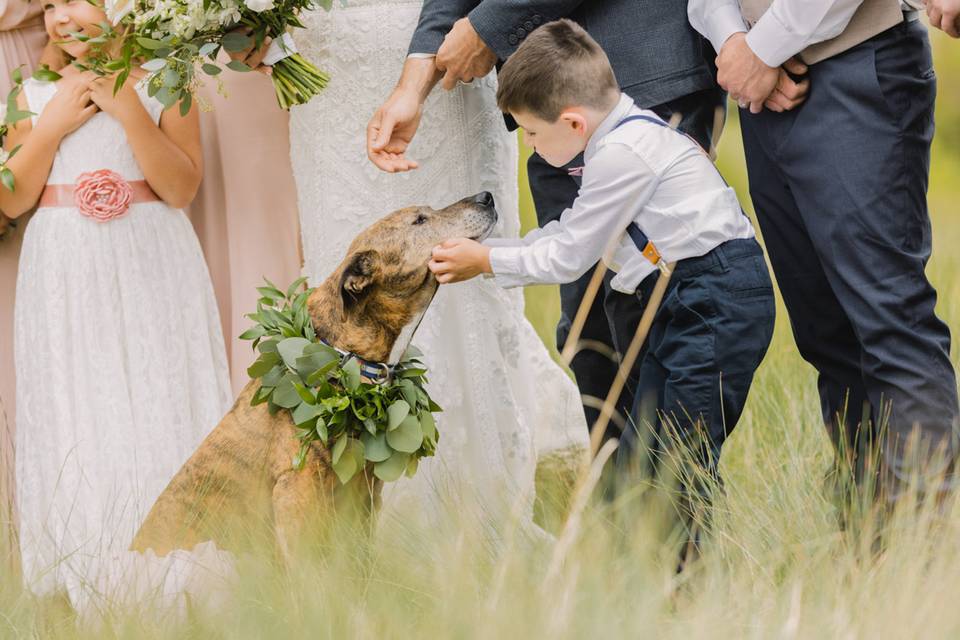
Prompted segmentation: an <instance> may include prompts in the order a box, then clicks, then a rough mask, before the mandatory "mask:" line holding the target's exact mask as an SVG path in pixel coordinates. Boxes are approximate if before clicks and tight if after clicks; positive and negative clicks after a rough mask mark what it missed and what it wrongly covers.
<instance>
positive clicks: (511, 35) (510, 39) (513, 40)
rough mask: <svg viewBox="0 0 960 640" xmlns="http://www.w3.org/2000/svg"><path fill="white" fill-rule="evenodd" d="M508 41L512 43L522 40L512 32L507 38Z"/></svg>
mask: <svg viewBox="0 0 960 640" xmlns="http://www.w3.org/2000/svg"><path fill="white" fill-rule="evenodd" d="M507 42H509V43H510V44H517V43H518V42H520V40H518V39H517V36H515V35H513V34H512V33H511V34H510V37H508V38H507Z"/></svg>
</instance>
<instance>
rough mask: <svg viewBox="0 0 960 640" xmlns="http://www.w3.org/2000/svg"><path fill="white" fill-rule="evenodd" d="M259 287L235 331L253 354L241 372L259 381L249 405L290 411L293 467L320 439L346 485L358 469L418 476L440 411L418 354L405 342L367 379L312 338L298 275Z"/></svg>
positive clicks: (387, 478) (387, 477) (385, 476)
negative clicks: (377, 378)
mask: <svg viewBox="0 0 960 640" xmlns="http://www.w3.org/2000/svg"><path fill="white" fill-rule="evenodd" d="M257 291H258V292H259V293H260V295H261V298H260V300H259V301H258V303H257V312H256V313H252V314H248V316H247V317H249V318H250V319H251V320H253V321H254V322H255V323H256V324H255V325H254V326H253V327H252V328H250V329H248V330H247V331H245V332H244V333H243V334H242V335H241V336H240V337H241V338H242V339H245V340H252V341H253V346H254V348H255V349H256V350H257V351H258V352H259V356H258V357H257V359H256V361H255V362H254V363H253V364H252V365H251V366H250V368H249V369H247V373H248V374H249V375H250V377H251V378H253V379H259V380H260V388H259V389H258V390H257V392H256V394H255V395H254V396H253V401H252V402H253V404H254V405H257V404H263V403H267V405H268V407H269V410H270V412H271V413H276V412H277V411H281V410H286V411H289V412H290V415H291V416H292V418H293V421H294V423H295V424H296V427H297V434H298V437H299V439H300V442H301V445H300V452H299V454H298V455H297V457H296V459H294V460H293V466H294V467H295V468H302V466H303V464H304V461H305V458H306V454H307V451H308V450H309V448H310V446H311V443H313V442H315V441H320V442H321V443H323V445H325V446H328V447H330V451H331V461H332V463H333V470H334V472H335V473H336V474H337V477H338V478H339V479H340V482H342V483H344V484H346V483H347V482H349V481H350V479H351V478H353V477H354V476H355V475H356V474H357V473H359V472H361V471H364V470H367V471H372V473H373V474H374V475H375V476H376V477H378V478H380V479H381V480H383V481H384V482H392V481H393V480H396V479H398V478H399V477H401V476H402V475H404V474H406V475H408V476H412V475H413V474H414V473H416V470H417V464H418V461H419V459H420V458H422V457H424V456H432V455H433V454H434V452H435V451H436V446H437V441H438V439H439V437H440V434H439V432H438V431H437V425H436V421H435V419H434V417H433V413H435V412H438V411H440V410H441V409H440V407H439V406H437V405H436V403H434V402H433V400H431V399H430V396H429V394H428V393H427V390H426V387H425V385H426V383H427V378H426V375H425V374H426V368H425V367H424V365H423V363H422V361H421V360H420V359H419V358H420V357H421V356H422V353H420V352H419V351H418V350H417V349H416V348H415V347H410V348H409V349H408V350H407V352H406V353H405V354H404V356H403V358H402V359H401V361H400V363H399V364H397V366H396V367H395V369H394V371H393V375H392V376H390V378H389V379H388V380H387V381H385V382H382V383H373V382H370V381H367V380H365V379H364V378H363V377H362V375H361V370H360V363H359V362H358V361H357V359H356V358H355V357H353V356H352V355H341V353H340V352H339V351H337V350H336V349H334V348H333V347H330V346H328V345H327V344H325V343H323V342H322V341H320V340H318V338H317V335H316V334H315V333H314V330H313V325H312V324H311V322H310V317H309V314H308V313H307V298H308V297H309V295H310V293H311V291H313V290H312V289H306V288H305V279H304V278H300V279H299V280H297V281H296V282H294V283H293V284H292V285H290V287H289V288H288V289H287V290H286V292H284V291H281V290H280V289H278V288H277V287H276V286H274V285H273V284H272V283H270V282H269V281H267V286H264V287H259V288H258V289H257Z"/></svg>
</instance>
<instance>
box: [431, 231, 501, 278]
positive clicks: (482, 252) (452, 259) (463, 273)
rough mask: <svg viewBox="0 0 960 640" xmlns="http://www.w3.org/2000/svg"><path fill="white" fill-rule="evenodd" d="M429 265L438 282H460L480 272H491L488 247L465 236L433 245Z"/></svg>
mask: <svg viewBox="0 0 960 640" xmlns="http://www.w3.org/2000/svg"><path fill="white" fill-rule="evenodd" d="M429 267H430V271H433V275H434V276H436V278H437V282H439V283H440V284H448V283H451V282H462V281H464V280H469V279H470V278H473V277H476V276H478V275H480V274H481V273H493V269H491V268H490V247H485V246H484V245H482V244H480V243H479V242H476V241H475V240H468V239H467V238H454V239H453V240H446V241H445V242H443V243H442V244H441V245H439V246H437V247H434V249H433V259H432V260H431V261H430V264H429Z"/></svg>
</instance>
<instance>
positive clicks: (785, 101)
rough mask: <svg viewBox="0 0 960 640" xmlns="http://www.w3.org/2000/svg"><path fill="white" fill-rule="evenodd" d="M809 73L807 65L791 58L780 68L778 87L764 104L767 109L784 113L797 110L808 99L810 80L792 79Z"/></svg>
mask: <svg viewBox="0 0 960 640" xmlns="http://www.w3.org/2000/svg"><path fill="white" fill-rule="evenodd" d="M806 73H807V65H805V64H803V63H802V62H800V60H798V59H796V58H790V59H789V60H787V61H786V62H784V63H783V66H782V67H780V71H779V77H778V79H777V86H776V87H775V88H774V90H773V93H771V94H770V97H769V98H767V101H766V102H765V103H764V105H763V106H765V107H766V108H767V109H770V110H771V111H776V112H777V113H782V112H784V111H790V110H791V109H795V108H797V107H798V106H800V105H801V104H803V101H804V100H806V99H807V93H808V92H809V91H810V79H809V78H803V79H802V80H800V81H799V82H796V81H794V79H793V78H791V77H790V76H791V74H792V75H794V76H803V75H806Z"/></svg>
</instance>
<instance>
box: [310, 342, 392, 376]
mask: <svg viewBox="0 0 960 640" xmlns="http://www.w3.org/2000/svg"><path fill="white" fill-rule="evenodd" d="M320 342H322V343H323V344H325V345H327V346H328V347H330V348H331V349H333V350H334V351H336V352H337V353H339V354H340V358H341V363H346V362H347V361H348V360H350V359H351V358H353V359H354V360H356V361H357V363H358V364H359V365H360V375H361V376H363V377H364V378H366V379H367V380H369V381H370V382H372V383H374V384H383V383H385V382H388V381H389V380H390V379H391V378H392V377H393V370H394V367H393V366H391V365H389V364H387V363H385V362H373V361H372V360H365V359H363V358H361V357H360V356H358V355H357V354H355V353H354V352H352V351H344V350H343V349H341V348H340V347H337V346H334V345H332V344H330V343H329V342H327V341H326V340H324V339H323V338H320Z"/></svg>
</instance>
